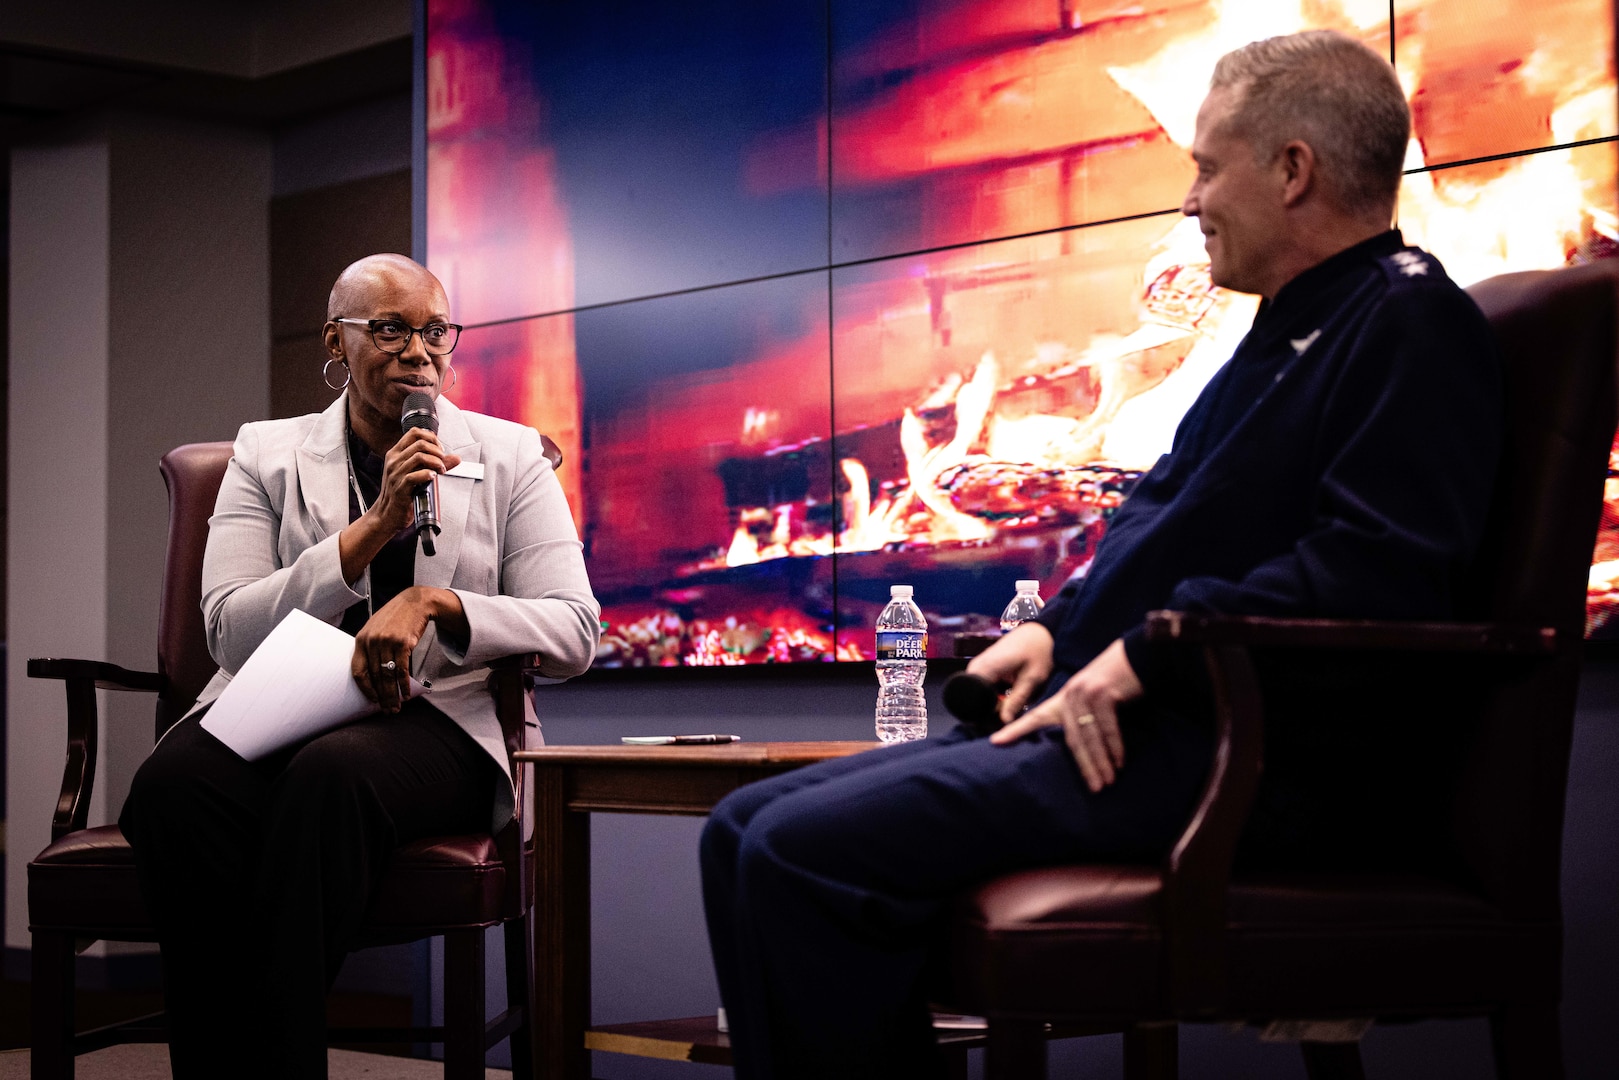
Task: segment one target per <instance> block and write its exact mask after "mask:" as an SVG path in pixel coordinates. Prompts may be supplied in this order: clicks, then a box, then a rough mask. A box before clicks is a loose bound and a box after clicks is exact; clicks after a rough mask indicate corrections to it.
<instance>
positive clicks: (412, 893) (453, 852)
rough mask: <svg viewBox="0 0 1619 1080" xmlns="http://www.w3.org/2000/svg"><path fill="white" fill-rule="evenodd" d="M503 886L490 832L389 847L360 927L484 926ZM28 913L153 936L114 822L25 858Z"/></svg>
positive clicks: (133, 937)
mask: <svg viewBox="0 0 1619 1080" xmlns="http://www.w3.org/2000/svg"><path fill="white" fill-rule="evenodd" d="M505 890H506V869H505V867H504V865H502V863H501V861H500V856H499V853H498V852H497V851H496V849H495V842H494V840H493V839H492V838H490V837H488V836H447V837H433V838H430V839H426V840H417V841H414V842H412V843H410V844H406V845H405V846H403V847H401V848H400V849H399V850H398V851H397V852H395V853H394V857H393V860H392V862H391V863H390V864H389V866H388V870H387V872H386V873H385V874H384V876H383V879H382V881H381V883H380V884H379V886H378V888H377V891H376V893H375V894H374V895H373V897H372V902H371V910H370V911H368V912H367V913H366V929H365V931H363V932H364V933H365V934H366V935H367V936H368V937H371V936H377V935H378V934H379V933H380V935H381V936H384V937H402V936H409V935H408V933H405V932H408V931H416V930H420V931H421V932H422V933H423V934H425V933H428V932H432V931H433V930H434V929H435V928H440V929H442V928H453V927H458V926H490V925H493V924H494V923H496V922H499V921H500V919H501V917H502V914H501V902H502V900H503V899H504V894H505ZM28 918H29V925H30V927H31V928H32V929H36V930H66V931H72V932H73V933H75V934H77V935H79V936H83V937H105V938H113V939H115V940H126V941H149V940H152V931H151V919H150V916H149V915H148V914H147V911H146V904H145V902H144V901H143V900H142V899H141V893H140V886H139V884H138V882H137V881H136V879H135V860H134V854H133V853H132V852H131V851H130V849H129V844H128V842H127V841H125V840H124V836H123V833H121V832H119V830H118V826H116V825H103V826H100V827H98V828H94V829H81V830H80V831H78V832H74V833H69V834H68V835H67V836H64V837H63V838H62V839H61V840H58V841H57V842H56V843H54V844H52V845H50V846H49V847H47V848H46V849H45V850H44V851H42V852H40V853H39V855H38V856H37V857H35V859H34V861H33V862H31V863H29V864H28ZM394 931H399V932H400V933H397V934H396V933H394ZM418 936H420V935H418Z"/></svg>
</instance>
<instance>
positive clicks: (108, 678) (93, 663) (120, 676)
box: [28, 657, 163, 694]
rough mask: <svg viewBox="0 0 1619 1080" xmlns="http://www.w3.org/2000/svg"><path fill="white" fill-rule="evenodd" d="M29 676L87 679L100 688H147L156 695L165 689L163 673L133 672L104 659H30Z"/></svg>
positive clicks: (66, 680) (72, 679)
mask: <svg viewBox="0 0 1619 1080" xmlns="http://www.w3.org/2000/svg"><path fill="white" fill-rule="evenodd" d="M28 677H29V678H30V679H59V680H61V681H63V682H71V681H74V680H88V681H93V682H94V683H95V686H96V689H97V690H144V691H148V692H150V693H154V694H155V693H157V692H158V691H160V690H162V689H163V676H162V675H159V674H158V673H157V672H155V671H130V670H129V669H128V668H121V667H119V666H118V665H117V664H109V663H106V662H105V661H102V660H59V659H56V658H54V657H40V658H36V659H33V660H30V661H28Z"/></svg>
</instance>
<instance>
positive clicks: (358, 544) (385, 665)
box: [338, 428, 467, 713]
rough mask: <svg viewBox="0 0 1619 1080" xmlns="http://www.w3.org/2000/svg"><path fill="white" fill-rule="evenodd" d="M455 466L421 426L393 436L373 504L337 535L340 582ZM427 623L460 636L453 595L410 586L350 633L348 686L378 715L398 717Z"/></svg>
mask: <svg viewBox="0 0 1619 1080" xmlns="http://www.w3.org/2000/svg"><path fill="white" fill-rule="evenodd" d="M459 464H461V458H460V457H458V456H457V455H455V454H451V453H449V452H447V451H446V450H445V449H444V447H443V446H442V445H441V444H440V443H439V440H438V436H437V435H436V434H434V433H433V432H431V431H428V430H427V429H425V428H412V429H410V430H408V431H406V432H405V433H404V435H403V436H401V437H400V439H399V441H398V442H397V443H395V444H394V446H393V448H392V449H391V450H389V451H388V453H387V456H386V457H384V459H383V464H382V490H381V492H380V493H379V494H378V496H377V501H376V502H375V503H373V504H372V505H371V506H369V507H367V508H366V511H365V513H364V514H362V515H361V516H360V517H359V519H358V520H356V521H353V522H351V523H350V524H349V526H348V527H347V528H345V529H344V530H343V532H342V534H341V535H340V536H339V538H338V551H339V555H340V558H341V560H342V563H343V579H344V580H345V581H346V582H348V583H349V584H350V585H352V584H353V583H354V582H356V581H358V580H359V578H360V575H361V574H363V573H364V572H365V568H366V567H367V566H369V565H370V564H371V560H372V559H374V558H376V556H377V553H378V552H380V551H381V550H382V548H383V546H384V545H386V544H387V543H388V541H389V540H391V539H393V538H394V537H395V536H398V535H399V534H400V533H401V532H403V531H404V530H406V529H408V528H410V527H411V526H412V525H413V524H415V520H416V515H415V510H414V508H413V506H412V503H411V499H412V496H413V494H414V493H415V491H416V489H417V488H418V487H420V486H421V485H423V484H427V483H431V482H432V481H433V478H434V477H435V476H437V475H438V474H439V473H443V472H447V471H448V470H450V469H453V468H455V467H456V466H457V465H459ZM430 621H436V622H437V623H438V624H439V626H440V631H441V632H444V631H448V632H450V633H451V634H452V635H454V636H456V637H461V638H465V637H466V636H467V625H466V613H465V612H464V611H463V610H462V608H461V599H460V597H458V596H456V595H455V593H453V592H451V591H450V590H448V589H436V588H431V587H428V586H423V585H412V586H411V587H410V588H408V589H405V590H404V591H403V592H401V593H400V594H399V595H398V596H395V597H394V598H393V599H392V600H390V601H388V603H386V604H384V605H383V606H382V608H380V609H379V610H377V611H375V612H372V614H371V618H370V619H369V620H367V622H366V624H365V626H364V627H363V628H362V629H361V630H360V632H359V634H357V635H356V636H355V639H354V659H353V662H352V663H351V665H350V670H351V671H352V672H353V675H354V681H355V682H357V683H359V685H360V689H361V690H362V691H363V692H364V693H365V696H366V697H368V698H370V699H371V700H372V701H374V702H376V703H377V705H378V707H379V708H381V710H382V711H383V712H386V713H395V712H398V711H399V710H400V708H401V707H403V705H404V703H405V701H406V699H408V698H409V697H410V656H411V653H412V651H414V650H415V648H416V644H417V642H419V641H420V640H421V638H422V635H423V634H424V633H426V632H427V624H428V622H430Z"/></svg>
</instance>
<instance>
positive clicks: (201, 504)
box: [28, 439, 562, 1080]
mask: <svg viewBox="0 0 1619 1080" xmlns="http://www.w3.org/2000/svg"><path fill="white" fill-rule="evenodd" d="M544 442H545V450H546V455H547V456H548V457H550V458H551V460H552V464H553V466H556V465H560V464H561V458H562V455H561V452H560V451H558V450H557V449H556V447H555V445H554V444H553V443H551V441H550V440H549V439H546V440H544ZM230 456H231V444H230V443H228V442H218V443H194V444H191V445H187V446H181V447H178V448H177V449H175V450H172V451H170V452H169V453H168V454H165V455H164V457H163V460H162V463H161V466H160V467H161V470H162V473H163V479H164V482H165V483H166V484H167V485H168V490H169V534H168V550H167V555H166V561H165V564H164V569H163V593H162V603H161V609H160V612H159V615H158V658H157V660H158V663H157V667H158V669H157V671H156V672H144V671H128V670H126V669H124V668H121V667H118V666H116V665H113V664H107V663H101V662H97V661H91V660H58V659H39V660H30V661H29V662H28V674H29V676H30V677H32V678H46V679H60V680H62V681H63V682H65V683H66V684H67V701H68V752H67V766H66V770H65V772H64V774H63V778H62V792H61V795H60V797H59V798H58V800H57V805H56V813H55V816H54V818H53V819H52V822H51V844H50V846H49V847H47V848H46V849H45V850H44V851H42V852H40V853H39V855H38V856H37V857H36V858H35V859H34V860H33V861H32V862H31V863H29V865H28V918H29V929H30V931H31V932H32V934H33V986H32V991H31V993H32V1007H33V1035H32V1047H33V1050H32V1065H33V1074H32V1075H33V1077H34V1080H71V1077H72V1076H73V1072H74V1058H75V1056H76V1055H77V1054H82V1053H87V1052H89V1051H91V1050H95V1049H99V1048H101V1047H103V1046H107V1045H111V1044H114V1043H119V1042H165V1041H167V1032H166V1030H165V1029H164V1027H163V1026H162V1025H161V1022H160V1017H144V1018H142V1019H141V1020H140V1021H135V1022H131V1023H130V1024H125V1025H117V1026H114V1027H111V1028H106V1029H102V1030H98V1031H95V1032H89V1033H85V1034H75V1029H74V963H73V960H74V952H75V948H74V945H75V941H76V940H78V941H82V940H84V939H108V940H114V941H155V940H156V936H155V933H154V931H153V929H152V925H151V921H150V919H149V918H148V916H147V913H146V908H145V904H144V903H143V901H142V899H141V894H140V888H139V886H138V884H137V882H136V880H135V865H134V861H133V858H132V856H131V853H130V849H129V845H128V844H127V843H126V842H125V840H124V837H123V834H122V833H121V832H119V830H118V826H117V825H103V826H99V827H96V828H87V827H86V824H87V822H86V816H87V813H88V809H89V804H90V787H91V783H92V781H93V779H94V777H95V768H96V732H97V717H96V694H95V692H96V690H97V689H103V690H144V691H149V692H153V693H156V695H157V722H156V735H157V736H161V735H162V734H163V732H164V731H166V730H168V728H169V727H170V725H172V724H173V723H174V722H175V721H177V720H179V719H180V717H181V716H183V715H184V714H185V712H186V711H187V710H188V709H189V708H190V707H191V704H192V702H194V701H195V700H196V698H197V695H198V694H199V693H201V691H202V688H203V686H204V685H205V684H206V683H207V682H208V680H209V679H210V678H212V677H213V674H214V672H215V671H216V670H217V669H218V665H217V664H215V663H214V661H213V658H212V657H211V656H210V655H209V653H208V646H207V641H206V639H205V636H204V628H203V617H202V606H201V598H202V556H203V549H204V548H205V546H206V545H207V540H208V518H209V516H210V515H211V514H212V513H213V508H214V501H215V498H216V497H217V496H218V494H219V486H220V482H221V480H222V479H223V477H224V474H225V466H226V465H227V464H228V463H229V461H230ZM535 661H536V658H535V657H532V656H528V657H524V656H517V657H508V658H506V659H505V660H503V661H501V662H500V663H498V664H497V665H495V670H494V672H493V674H492V675H491V690H492V692H493V693H494V696H495V700H496V705H497V712H498V715H499V718H500V725H501V729H502V731H503V732H504V733H505V737H506V747H507V750H508V752H509V753H510V752H515V751H516V750H519V749H521V748H522V746H523V732H524V721H523V695H524V694H525V693H527V686H528V671H529V669H530V668H531V667H532V666H533V664H534V663H535ZM524 771H525V770H521V769H517V768H514V769H513V770H512V775H513V778H514V779H515V781H516V784H517V817H516V819H515V820H513V821H512V822H510V823H509V824H507V825H506V826H505V828H503V829H502V830H501V831H500V833H499V834H498V835H495V836H489V835H468V836H444V837H435V838H430V839H425V840H419V841H416V842H413V843H411V844H407V845H405V846H403V847H401V848H400V849H399V850H398V851H397V852H396V853H395V855H394V858H393V860H392V863H391V864H390V866H389V868H388V870H387V873H386V875H385V876H384V877H383V880H382V881H381V883H380V884H379V886H378V887H377V890H376V892H375V894H374V896H373V898H372V902H371V907H370V910H369V911H368V913H367V915H366V923H365V927H364V929H363V931H362V941H363V944H364V945H368V946H369V945H384V944H394V943H400V942H407V941H415V940H418V939H421V938H425V937H433V936H439V935H442V936H443V938H444V1024H443V1025H442V1026H435V1027H428V1028H397V1029H394V1028H382V1029H376V1028H367V1029H357V1028H347V1029H343V1028H334V1029H332V1030H331V1032H330V1037H331V1038H332V1040H333V1041H336V1042H395V1043H399V1042H442V1043H443V1044H444V1066H445V1076H446V1077H448V1078H451V1080H467V1078H472V1077H477V1078H479V1080H481V1078H482V1077H483V1076H484V1055H485V1052H486V1051H487V1050H488V1049H489V1048H490V1047H491V1046H493V1045H495V1044H496V1043H497V1042H499V1041H500V1040H501V1039H503V1038H507V1037H510V1038H511V1040H512V1042H511V1052H512V1064H513V1067H514V1070H515V1074H516V1075H517V1076H527V1075H530V1074H531V1072H532V1061H533V1048H532V1044H531V1038H532V1031H533V1026H532V1025H531V1024H530V1022H529V1002H531V1001H532V1000H533V993H534V969H533V955H534V951H533V949H532V947H531V938H532V920H533V917H534V916H533V910H532V905H533V896H532V890H533V870H532V865H533V859H534V847H533V841H532V839H525V837H526V835H527V834H526V832H525V828H524V815H525V804H526V802H527V801H528V800H527V798H526V796H527V793H526V791H525V790H524V777H523V773H524ZM499 924H504V926H505V937H506V990H507V1001H508V1008H507V1009H506V1010H505V1012H503V1013H502V1014H501V1015H500V1016H498V1017H496V1018H495V1019H493V1020H487V1019H486V1017H485V1001H484V930H485V928H487V927H490V926H495V925H499Z"/></svg>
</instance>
